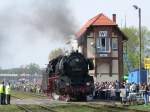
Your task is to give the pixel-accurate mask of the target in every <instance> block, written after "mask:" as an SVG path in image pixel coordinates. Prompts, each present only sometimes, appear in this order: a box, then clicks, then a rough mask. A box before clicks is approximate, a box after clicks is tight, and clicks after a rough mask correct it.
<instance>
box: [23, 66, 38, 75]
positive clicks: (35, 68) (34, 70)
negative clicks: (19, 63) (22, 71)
mask: <svg viewBox="0 0 150 112" xmlns="http://www.w3.org/2000/svg"><path fill="white" fill-rule="evenodd" d="M26 69H27V70H28V72H29V74H31V75H33V74H35V73H39V72H40V67H39V65H38V64H35V63H30V64H29V65H27V66H26Z"/></svg>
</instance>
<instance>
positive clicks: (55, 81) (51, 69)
mask: <svg viewBox="0 0 150 112" xmlns="http://www.w3.org/2000/svg"><path fill="white" fill-rule="evenodd" d="M93 69H94V64H93V61H92V60H89V59H86V58H85V57H84V56H83V55H82V54H81V53H79V52H72V53H70V54H69V55H67V56H62V55H60V56H58V57H56V58H55V59H53V60H51V61H49V64H48V65H47V69H46V74H44V76H43V77H45V79H43V81H44V82H45V83H46V84H45V85H46V89H45V90H46V92H47V93H48V95H49V96H50V97H52V98H53V99H59V100H86V99H87V97H88V96H89V95H92V94H93V89H94V80H93V77H92V76H90V75H89V70H93Z"/></svg>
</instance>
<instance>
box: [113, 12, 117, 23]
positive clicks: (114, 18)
mask: <svg viewBox="0 0 150 112" xmlns="http://www.w3.org/2000/svg"><path fill="white" fill-rule="evenodd" d="M112 20H113V22H114V23H116V14H112Z"/></svg>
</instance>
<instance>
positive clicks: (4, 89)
mask: <svg viewBox="0 0 150 112" xmlns="http://www.w3.org/2000/svg"><path fill="white" fill-rule="evenodd" d="M10 91H11V90H10V83H9V82H7V83H5V82H4V81H2V82H1V84H0V103H1V105H5V104H10V97H11V95H10Z"/></svg>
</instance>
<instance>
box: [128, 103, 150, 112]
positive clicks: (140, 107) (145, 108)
mask: <svg viewBox="0 0 150 112" xmlns="http://www.w3.org/2000/svg"><path fill="white" fill-rule="evenodd" d="M128 108H129V109H136V110H143V111H149V112H150V104H148V105H144V104H143V105H133V106H129V107H128Z"/></svg>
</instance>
